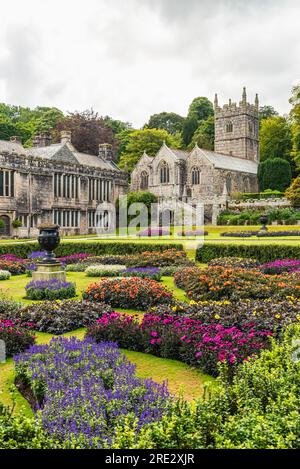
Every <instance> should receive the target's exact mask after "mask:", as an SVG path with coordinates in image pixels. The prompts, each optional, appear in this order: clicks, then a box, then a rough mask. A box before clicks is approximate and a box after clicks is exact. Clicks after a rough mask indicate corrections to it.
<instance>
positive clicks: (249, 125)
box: [248, 122, 253, 134]
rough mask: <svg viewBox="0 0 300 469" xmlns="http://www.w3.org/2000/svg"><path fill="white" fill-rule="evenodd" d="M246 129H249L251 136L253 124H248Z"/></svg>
mask: <svg viewBox="0 0 300 469" xmlns="http://www.w3.org/2000/svg"><path fill="white" fill-rule="evenodd" d="M248 128H249V132H250V134H252V133H253V124H252V122H249V123H248Z"/></svg>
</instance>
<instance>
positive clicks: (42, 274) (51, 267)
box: [32, 262, 66, 282]
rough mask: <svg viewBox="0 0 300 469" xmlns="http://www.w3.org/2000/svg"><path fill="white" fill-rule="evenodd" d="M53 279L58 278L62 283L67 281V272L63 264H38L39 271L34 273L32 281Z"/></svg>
mask: <svg viewBox="0 0 300 469" xmlns="http://www.w3.org/2000/svg"><path fill="white" fill-rule="evenodd" d="M52 278H57V279H58V280H61V281H62V282H64V281H65V280H66V272H65V270H64V269H63V267H62V265H61V263H60V262H57V263H56V264H54V263H51V264H46V263H43V262H39V263H37V270H36V271H35V272H32V280H50V279H52Z"/></svg>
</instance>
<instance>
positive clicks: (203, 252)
mask: <svg viewBox="0 0 300 469" xmlns="http://www.w3.org/2000/svg"><path fill="white" fill-rule="evenodd" d="M218 257H251V258H254V259H257V260H258V261H259V262H260V263H264V262H271V261H276V259H278V258H281V259H300V246H286V245H284V244H282V245H280V244H264V245H260V244H255V245H244V244H237V243H236V244H205V245H204V246H201V247H199V248H198V249H197V251H196V260H197V261H199V262H203V263H205V264H206V263H208V262H209V261H211V260H212V259H215V258H218Z"/></svg>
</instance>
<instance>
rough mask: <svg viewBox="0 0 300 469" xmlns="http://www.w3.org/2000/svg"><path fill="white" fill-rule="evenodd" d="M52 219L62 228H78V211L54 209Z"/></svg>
mask: <svg viewBox="0 0 300 469" xmlns="http://www.w3.org/2000/svg"><path fill="white" fill-rule="evenodd" d="M53 221H54V223H55V224H56V225H59V226H61V227H62V228H79V211H78V210H54V211H53Z"/></svg>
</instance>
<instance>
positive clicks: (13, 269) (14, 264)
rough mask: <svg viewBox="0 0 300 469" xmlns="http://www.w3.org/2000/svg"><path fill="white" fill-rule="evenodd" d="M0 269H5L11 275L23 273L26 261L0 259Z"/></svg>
mask: <svg viewBox="0 0 300 469" xmlns="http://www.w3.org/2000/svg"><path fill="white" fill-rule="evenodd" d="M0 270H7V271H8V272H10V273H11V274H12V275H20V274H25V272H26V263H25V262H24V261H22V262H20V261H15V260H10V261H8V260H4V259H0Z"/></svg>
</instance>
